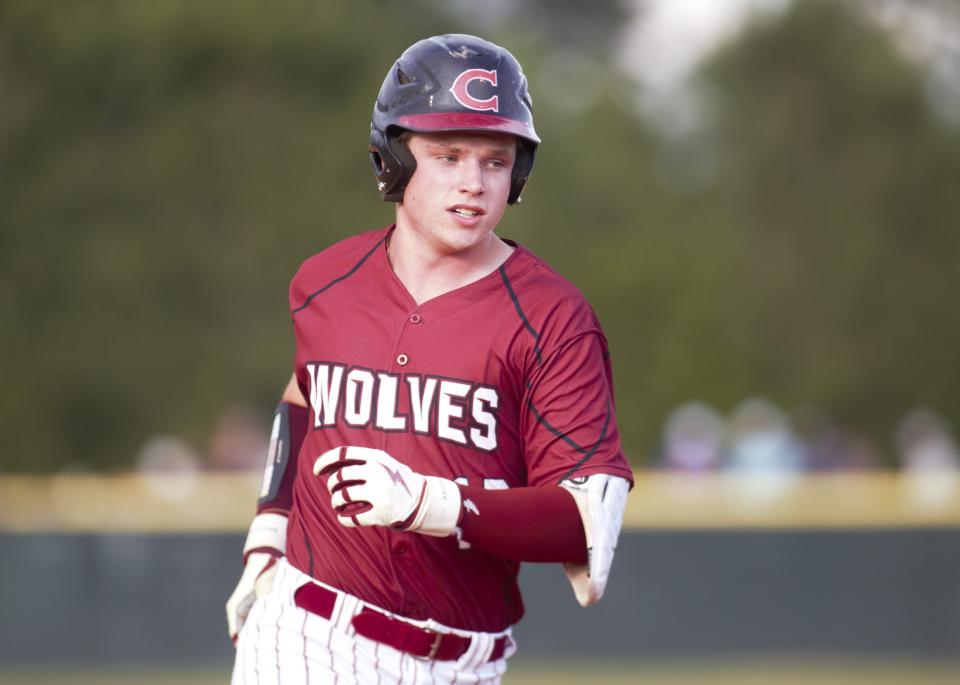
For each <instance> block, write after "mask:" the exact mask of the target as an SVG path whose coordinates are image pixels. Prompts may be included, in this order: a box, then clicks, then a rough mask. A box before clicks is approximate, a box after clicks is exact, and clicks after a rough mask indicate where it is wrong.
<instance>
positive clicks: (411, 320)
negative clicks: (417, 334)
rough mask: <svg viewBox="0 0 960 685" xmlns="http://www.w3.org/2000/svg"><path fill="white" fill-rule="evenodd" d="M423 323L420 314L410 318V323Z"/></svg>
mask: <svg viewBox="0 0 960 685" xmlns="http://www.w3.org/2000/svg"><path fill="white" fill-rule="evenodd" d="M421 321H423V319H422V318H421V317H420V315H419V314H412V315H411V316H410V323H420V322H421Z"/></svg>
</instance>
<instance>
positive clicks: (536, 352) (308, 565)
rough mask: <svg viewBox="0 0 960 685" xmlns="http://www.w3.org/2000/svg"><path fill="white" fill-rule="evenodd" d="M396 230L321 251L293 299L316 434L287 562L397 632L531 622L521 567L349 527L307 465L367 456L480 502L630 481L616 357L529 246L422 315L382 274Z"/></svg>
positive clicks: (566, 286) (306, 452) (299, 481)
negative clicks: (377, 452) (331, 454)
mask: <svg viewBox="0 0 960 685" xmlns="http://www.w3.org/2000/svg"><path fill="white" fill-rule="evenodd" d="M391 230H392V227H391V228H387V229H381V230H377V231H372V232H368V233H364V234H361V235H358V236H354V237H352V238H349V239H347V240H344V241H342V242H340V243H338V244H336V245H334V246H332V247H330V248H329V249H327V250H324V251H323V252H321V253H320V254H318V255H315V256H314V257H312V258H310V259H308V260H307V261H306V262H305V263H304V264H303V266H301V268H300V270H299V271H298V272H297V275H296V276H295V277H294V279H293V282H292V283H291V285H290V309H291V312H292V316H293V324H294V330H295V335H296V359H295V372H296V377H297V382H298V384H299V386H300V390H301V392H302V393H303V396H304V398H306V399H307V402H308V404H309V412H308V416H309V419H308V424H307V435H306V438H305V439H304V442H303V446H302V448H301V451H300V457H299V460H298V472H297V478H296V481H295V483H294V491H293V506H292V508H291V510H290V524H289V530H288V535H287V550H288V556H289V560H290V563H291V564H293V566H295V567H296V568H298V569H300V570H302V571H304V572H306V573H308V574H309V575H311V576H313V577H314V578H316V579H317V580H320V581H323V582H325V583H328V584H330V585H333V586H335V587H337V588H340V589H341V590H344V591H345V592H348V593H350V594H353V595H356V596H358V597H360V598H362V599H364V600H366V601H368V602H371V603H373V604H376V605H378V606H380V607H383V608H384V609H387V610H389V611H392V612H394V613H397V614H400V615H403V616H408V617H410V618H415V619H425V618H432V619H434V620H436V621H439V622H440V623H443V624H446V625H449V626H453V627H456V628H463V629H467V630H481V631H499V630H503V629H504V628H506V627H507V626H509V625H512V624H513V623H515V622H516V621H518V620H519V619H520V617H521V615H522V614H523V604H522V602H521V598H520V592H519V589H518V587H517V572H518V570H519V563H518V562H515V561H510V560H506V559H502V558H500V557H497V556H494V555H491V554H488V553H486V552H482V551H478V550H474V549H469V548H464V545H463V544H462V543H459V542H458V541H457V539H456V537H453V536H451V537H447V538H435V537H429V536H426V535H420V534H418V533H412V532H402V531H396V530H393V529H390V528H384V527H377V526H369V527H361V528H345V527H344V526H342V525H340V523H339V522H338V521H337V518H336V515H335V513H334V511H333V510H332V508H331V506H330V495H329V493H328V492H327V490H326V488H325V487H324V484H323V483H322V482H321V480H320V479H319V478H316V477H315V476H313V473H312V469H313V463H314V461H315V460H316V458H317V457H319V456H320V455H321V454H323V453H324V452H326V451H327V450H328V449H331V448H333V447H338V446H341V445H361V446H364V447H373V448H378V449H382V450H384V451H386V452H388V453H389V454H390V455H391V456H393V457H394V458H395V459H397V460H398V461H401V462H403V463H406V464H407V465H409V466H410V468H412V469H413V470H414V471H417V472H419V473H422V474H425V475H432V476H442V477H444V478H449V479H452V480H456V481H458V482H460V483H466V484H469V485H478V486H484V487H488V488H508V487H517V486H525V485H549V484H553V485H555V484H557V483H559V482H560V481H561V480H563V479H565V478H573V477H577V476H586V475H589V474H592V473H609V474H615V475H618V476H623V477H624V478H628V479H629V478H631V477H632V476H631V472H630V468H629V466H628V464H627V462H626V460H625V459H624V457H623V453H622V451H621V447H620V439H619V435H618V432H617V427H616V421H615V419H614V408H613V388H612V379H611V370H610V364H609V358H608V353H607V343H606V340H605V338H604V336H603V331H602V330H601V329H600V324H599V323H598V321H597V319H596V317H595V315H594V313H593V311H592V310H591V309H590V306H589V305H588V304H587V302H586V301H585V300H584V298H583V296H582V295H581V294H580V292H579V291H578V290H577V289H576V288H574V287H573V286H572V285H571V284H570V283H569V282H567V281H566V280H565V279H564V278H563V277H561V276H560V275H558V274H557V273H556V272H555V271H553V270H552V269H551V268H550V267H549V266H547V265H546V264H545V263H544V262H543V261H541V260H540V259H538V258H537V257H535V256H534V255H533V254H531V253H530V252H528V251H527V250H525V249H524V248H523V247H520V246H516V249H515V250H514V252H513V254H512V255H511V256H510V257H509V258H508V259H507V260H506V262H504V263H503V265H502V266H500V268H499V269H498V270H496V271H494V272H493V273H491V274H489V275H488V276H486V277H484V278H482V279H480V280H478V281H475V282H473V283H470V284H469V285H466V286H463V287H462V288H458V289H456V290H453V291H451V292H448V293H445V294H443V295H441V296H439V297H436V298H434V299H432V300H429V301H427V302H424V303H422V304H420V305H418V304H417V303H416V302H415V301H414V299H413V297H412V296H411V295H410V294H409V292H408V291H407V290H406V288H405V287H404V285H403V284H402V283H401V281H400V280H399V279H398V278H397V276H396V274H395V273H394V272H393V269H392V268H391V266H390V263H389V261H388V258H387V251H386V241H387V238H388V236H389V233H390V231H391ZM511 244H512V243H511Z"/></svg>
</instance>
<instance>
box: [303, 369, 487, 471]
mask: <svg viewBox="0 0 960 685" xmlns="http://www.w3.org/2000/svg"><path fill="white" fill-rule="evenodd" d="M306 369H307V376H308V377H309V379H310V409H311V414H312V416H313V428H314V429H315V430H316V429H322V428H327V427H331V426H335V425H337V422H338V421H343V422H344V423H345V424H347V425H349V426H352V427H354V428H363V427H366V426H370V425H371V423H372V425H373V427H374V428H376V429H378V430H383V431H395V432H412V433H420V434H422V435H433V436H436V437H437V438H439V439H441V440H447V441H450V442H453V443H457V444H459V445H464V446H468V447H473V448H476V449H479V450H483V451H486V452H490V451H493V450H495V449H496V448H497V407H498V406H499V404H500V396H499V394H498V393H497V389H496V388H493V387H490V386H488V385H480V384H479V383H473V382H471V381H465V380H459V379H455V378H444V377H440V376H421V375H420V374H395V373H390V372H388V371H381V370H376V371H375V370H371V369H367V368H363V367H358V366H353V367H351V366H347V365H345V364H337V363H332V362H307V363H306ZM401 393H402V394H403V396H402V397H401ZM401 406H408V407H409V408H410V411H409V413H404V412H402V411H400V407H401Z"/></svg>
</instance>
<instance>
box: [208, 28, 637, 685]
mask: <svg viewBox="0 0 960 685" xmlns="http://www.w3.org/2000/svg"><path fill="white" fill-rule="evenodd" d="M539 142H540V139H539V138H538V136H537V134H536V131H535V130H534V127H533V117H532V112H531V101H530V96H529V94H528V92H527V82H526V79H525V77H524V75H523V72H522V70H521V67H520V65H519V64H518V63H517V61H516V59H514V57H513V56H512V55H511V54H510V53H509V52H507V51H506V50H504V49H503V48H501V47H499V46H497V45H494V44H492V43H489V42H487V41H485V40H481V39H479V38H476V37H473V36H467V35H446V36H437V37H433V38H429V39H426V40H422V41H420V42H418V43H416V44H414V45H413V46H411V47H410V48H409V49H407V50H406V51H405V52H404V53H403V55H401V57H400V59H399V60H398V61H397V62H396V63H395V64H394V65H393V66H392V67H391V68H390V71H389V73H388V74H387V77H386V79H385V80H384V82H383V86H382V87H381V89H380V94H379V96H378V98H377V101H376V105H375V106H374V110H373V121H372V123H371V134H370V157H371V160H372V163H373V169H374V173H375V175H376V179H377V186H378V188H379V190H380V192H381V194H382V196H383V199H384V200H388V201H392V202H396V203H397V204H396V223H395V224H393V225H391V226H389V227H387V228H383V229H379V230H375V231H370V232H366V233H361V234H359V235H356V236H354V237H351V238H348V239H347V240H344V241H342V242H340V243H337V244H336V245H333V246H332V247H330V248H328V249H326V250H324V251H323V252H321V253H319V254H317V255H315V256H313V257H311V258H310V259H308V260H307V261H306V262H304V264H303V265H302V266H301V267H300V270H299V271H298V272H297V274H296V276H294V278H293V281H292V283H291V285H290V313H291V316H292V319H293V326H294V332H295V338H296V355H295V362H294V373H293V376H292V378H291V379H290V383H289V385H288V386H287V389H286V391H285V393H284V395H283V401H282V402H281V403H280V405H279V407H278V409H277V412H276V415H275V418H274V423H273V432H272V435H271V449H270V454H269V456H268V462H267V467H266V472H265V474H264V480H263V488H262V492H261V497H260V500H259V503H258V507H257V512H258V513H257V516H256V517H255V518H254V520H253V523H252V525H251V527H250V531H249V534H248V536H247V540H246V544H245V545H244V549H243V559H244V564H245V566H244V570H243V574H242V576H241V578H240V582H239V584H238V585H237V588H236V590H235V591H234V593H233V595H232V596H231V597H230V599H229V601H228V602H227V607H226V608H227V622H228V628H229V632H230V636H231V638H232V639H233V640H234V641H235V643H236V647H237V653H236V662H235V666H234V671H233V683H234V684H244V683H248V684H250V685H253V684H254V683H257V684H261V685H264V684H266V683H280V682H282V683H307V682H312V683H327V682H336V683H341V684H343V683H454V682H457V683H497V682H499V681H500V678H501V676H502V674H503V673H504V671H505V670H506V662H507V659H508V658H509V657H510V656H511V655H512V654H513V653H514V652H515V650H516V645H515V643H514V640H513V639H512V637H511V626H512V625H513V624H514V623H516V622H517V621H518V620H519V619H520V617H521V616H522V615H523V602H522V599H521V596H520V592H519V589H518V586H517V573H518V570H519V566H520V562H522V561H534V562H559V563H562V564H563V568H564V570H565V571H566V574H567V576H568V578H569V580H570V582H571V584H572V587H573V590H574V593H575V596H576V598H577V600H579V602H580V603H581V604H582V605H584V606H586V605H589V604H591V603H593V602H596V601H597V600H598V599H599V598H600V596H601V595H602V594H603V591H604V586H605V584H606V581H607V577H608V574H609V571H610V564H611V561H612V558H613V552H614V548H615V546H616V542H617V537H618V535H619V531H620V525H621V521H622V518H623V510H624V503H625V500H626V495H627V491H628V490H629V487H630V484H631V471H630V469H629V467H628V464H627V462H626V460H625V459H624V457H623V454H622V451H621V447H620V440H619V436H618V432H617V426H616V420H615V418H614V407H613V389H612V386H611V369H610V363H609V355H608V352H607V343H606V340H605V338H604V335H603V331H602V330H601V328H600V324H599V323H598V321H597V319H596V317H595V316H594V313H593V311H592V310H591V308H590V306H589V305H588V304H587V303H586V301H585V300H584V298H583V296H582V295H581V294H580V293H579V292H578V291H577V290H576V289H575V288H574V287H573V286H572V285H571V284H570V283H568V282H567V281H566V280H564V279H563V278H562V277H561V276H559V275H558V274H557V273H556V272H555V271H553V270H552V269H551V268H550V267H549V266H547V265H546V264H545V263H544V262H543V261H541V260H540V259H538V258H537V257H536V256H534V255H533V254H531V253H530V252H529V251H527V250H526V249H524V248H523V247H522V246H520V245H518V244H517V243H515V242H512V241H510V240H506V239H502V238H500V237H498V236H497V235H496V233H494V229H495V228H496V226H497V224H498V222H499V220H500V218H501V216H502V215H503V212H504V210H505V208H506V206H507V205H508V204H514V203H516V202H518V201H519V199H520V194H521V192H522V190H523V188H524V185H525V184H526V182H527V179H528V178H529V176H530V172H531V170H532V168H533V162H534V156H535V154H536V150H537V145H538V144H539Z"/></svg>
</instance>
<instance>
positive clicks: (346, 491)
mask: <svg viewBox="0 0 960 685" xmlns="http://www.w3.org/2000/svg"><path fill="white" fill-rule="evenodd" d="M353 502H364V503H369V500H367V499H366V498H364V497H360V496H358V495H357V494H356V493H355V492H353V489H352V488H343V489H342V490H337V491H336V492H335V493H333V495H332V496H331V497H330V506H331V507H333V508H334V509H336V510H337V511H340V510H341V509H343V508H344V507H345V506H346V505H348V504H351V503H353Z"/></svg>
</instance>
